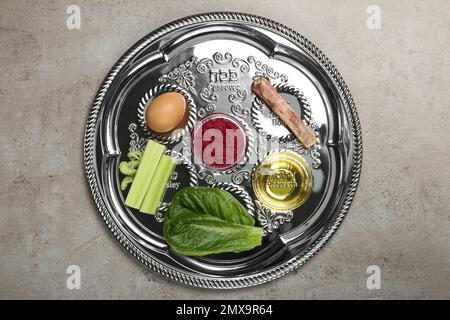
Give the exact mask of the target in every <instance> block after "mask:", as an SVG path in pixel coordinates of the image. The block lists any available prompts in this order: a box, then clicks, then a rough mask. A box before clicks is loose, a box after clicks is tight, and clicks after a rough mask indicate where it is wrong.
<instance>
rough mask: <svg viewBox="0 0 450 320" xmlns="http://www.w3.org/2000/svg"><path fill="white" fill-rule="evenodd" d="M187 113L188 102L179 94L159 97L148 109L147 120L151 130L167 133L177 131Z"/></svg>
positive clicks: (171, 93)
mask: <svg viewBox="0 0 450 320" xmlns="http://www.w3.org/2000/svg"><path fill="white" fill-rule="evenodd" d="M185 113H186V100H185V99H184V97H183V95H181V94H180V93H177V92H166V93H163V94H161V95H159V96H157V97H156V98H155V99H153V101H152V102H151V103H150V105H149V106H148V109H147V113H146V116H145V120H146V122H147V126H148V127H149V128H150V130H152V131H154V132H158V133H166V132H169V131H171V130H173V129H175V128H176V127H177V126H178V124H179V123H180V122H181V121H182V120H183V118H184V115H185Z"/></svg>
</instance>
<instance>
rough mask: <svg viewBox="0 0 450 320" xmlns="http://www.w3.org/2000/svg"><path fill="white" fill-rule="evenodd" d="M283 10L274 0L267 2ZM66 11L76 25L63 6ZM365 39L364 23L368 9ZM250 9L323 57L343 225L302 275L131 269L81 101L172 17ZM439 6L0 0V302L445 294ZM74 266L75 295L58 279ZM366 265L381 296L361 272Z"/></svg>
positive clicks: (447, 68)
mask: <svg viewBox="0 0 450 320" xmlns="http://www.w3.org/2000/svg"><path fill="white" fill-rule="evenodd" d="M280 3H283V4H280ZM71 4H76V5H79V6H80V7H81V18H82V25H81V30H68V29H67V28H66V24H65V19H66V8H67V6H68V5H71ZM370 4H376V5H379V6H380V7H381V10H382V28H381V30H369V29H368V28H367V27H366V19H367V17H368V14H367V13H366V9H367V7H368V5H370ZM215 10H234V11H242V12H247V13H254V14H258V15H262V16H266V17H269V18H272V19H275V20H278V21H280V22H282V23H284V24H286V25H288V26H290V27H291V28H293V29H295V30H297V31H298V32H300V33H302V34H303V35H305V36H306V37H307V38H309V39H310V40H312V41H313V42H314V43H315V44H316V45H318V46H319V47H320V48H321V49H322V50H323V51H324V52H325V53H326V54H327V55H328V56H329V57H330V58H331V60H332V61H333V62H334V63H335V65H336V66H337V67H338V69H339V70H340V72H341V73H342V74H343V76H344V78H345V79H346V81H347V83H348V85H349V86H350V89H351V91H352V93H353V96H354V98H355V100H356V102H357V105H358V109H359V114H360V117H361V122H362V126H363V131H364V147H365V148H364V166H363V173H362V177H361V184H360V187H359V190H358V193H357V196H356V199H355V201H354V203H353V206H352V208H351V210H350V212H349V214H348V216H347V218H346V219H345V221H344V223H343V225H342V226H341V228H340V229H339V231H338V232H337V234H336V235H335V236H334V237H333V238H332V240H331V241H330V242H329V243H328V245H327V246H326V247H325V248H324V249H323V250H321V251H320V252H319V254H317V255H316V256H315V257H314V258H313V259H312V260H311V261H310V262H308V263H307V264H306V265H305V266H304V267H302V268H301V269H299V270H297V271H296V272H293V273H291V274H289V275H288V276H286V277H284V278H282V279H280V280H278V281H275V282H272V283H270V284H267V285H263V286H259V287H256V288H251V289H244V290H238V291H227V292H223V291H222V292H219V291H210V290H202V289H193V288H188V287H184V286H181V285H178V284H177V283H174V282H173V281H169V280H167V279H165V278H163V277H162V276H159V275H158V274H156V273H155V272H151V271H148V270H145V269H144V268H143V267H142V266H141V265H140V264H138V263H137V262H135V260H134V259H133V258H131V257H130V256H129V255H128V254H127V253H126V251H125V250H124V249H123V248H122V247H121V246H120V245H118V243H117V242H116V241H115V240H114V239H113V237H112V236H111V235H110V233H109V232H108V231H107V228H106V227H105V225H104V223H103V221H102V220H101V219H100V218H99V215H98V214H97V211H96V209H95V208H94V206H93V204H92V201H91V198H90V194H89V191H88V188H87V185H86V181H85V178H84V173H83V163H82V138H83V129H84V125H85V120H86V117H87V113H88V108H89V106H90V103H91V101H92V99H93V97H94V95H95V93H96V90H97V88H98V87H99V85H100V83H101V81H102V79H103V77H104V76H105V75H106V73H107V72H108V70H109V68H110V67H111V66H112V65H113V64H114V63H115V62H116V60H117V59H118V58H119V56H120V55H121V54H122V53H123V52H125V51H126V50H127V49H128V48H129V47H130V46H131V45H132V44H134V43H135V42H136V41H137V40H139V39H140V38H141V37H143V36H144V35H145V34H147V33H148V32H150V31H152V30H153V29H154V28H156V27H159V26H161V25H163V24H165V23H167V22H169V21H171V20H174V19H177V18H179V17H182V16H185V15H189V14H194V13H199V12H205V11H215ZM449 12H450V2H449V1H446V0H442V1H438V0H429V1H422V0H414V1H412V0H402V1H379V0H371V1H365V0H364V1H363V0H354V1H331V0H330V1H317V0H311V1H264V0H258V1H243V0H238V1H234V0H228V1H166V0H163V1H159V0H158V1H119V0H116V1H108V2H106V1H105V2H104V1H78V0H73V1H27V2H25V1H13V0H8V1H6V0H2V1H1V2H0V70H1V74H0V101H1V102H0V103H1V108H0V116H1V128H0V137H1V139H0V163H1V167H0V212H1V216H0V298H69V299H71V298H137V299H141V298H160V299H171V298H195V299H198V298H200V299H201V298H213V299H222V298H230V299H244V298H280V299H283V298H308V299H310V298H368V299H376V298H450V242H449V240H450V212H449V208H450V197H449V190H450V168H449V166H448V164H449V161H450V145H449V142H448V139H449V137H450V129H449V126H448V124H449V120H450V119H449V114H450V112H449V101H450V90H449V87H450V62H449V50H450V45H449V42H450V32H449V30H450V13H449ZM71 264H76V265H79V266H80V267H81V272H82V283H81V286H82V287H81V290H72V291H70V290H68V289H66V286H65V281H66V276H67V275H66V274H65V270H66V268H67V266H68V265H71ZM372 264H376V265H379V266H380V267H381V272H382V288H381V290H368V289H367V288H366V279H367V274H366V268H367V266H369V265H372Z"/></svg>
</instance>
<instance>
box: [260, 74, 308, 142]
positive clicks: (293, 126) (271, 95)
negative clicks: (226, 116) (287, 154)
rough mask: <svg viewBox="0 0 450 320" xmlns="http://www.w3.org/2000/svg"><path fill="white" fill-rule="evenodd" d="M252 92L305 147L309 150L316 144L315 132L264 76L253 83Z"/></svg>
mask: <svg viewBox="0 0 450 320" xmlns="http://www.w3.org/2000/svg"><path fill="white" fill-rule="evenodd" d="M252 91H253V93H254V94H256V95H257V96H258V97H260V98H261V99H262V100H263V101H264V102H265V103H266V104H267V106H268V107H269V108H270V109H272V111H273V112H275V113H276V114H277V115H278V117H279V118H280V119H281V121H283V122H284V124H285V125H286V126H287V127H288V128H289V130H291V131H292V133H293V134H294V135H295V136H296V137H297V138H298V140H300V142H301V143H303V145H304V146H305V147H307V148H309V147H311V146H312V145H314V143H316V136H315V135H314V132H313V131H312V130H311V128H309V127H308V126H306V125H305V124H304V123H303V120H302V119H301V118H300V116H299V114H298V113H297V112H295V110H294V109H293V108H292V107H291V106H290V105H289V103H288V102H287V101H286V100H285V99H284V98H283V97H282V96H280V95H279V94H278V92H277V91H276V90H275V88H274V87H273V86H272V85H271V84H270V81H269V80H267V79H266V78H265V77H263V76H260V77H257V78H256V79H255V81H253V84H252Z"/></svg>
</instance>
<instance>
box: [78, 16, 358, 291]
mask: <svg viewBox="0 0 450 320" xmlns="http://www.w3.org/2000/svg"><path fill="white" fill-rule="evenodd" d="M213 21H231V22H242V23H246V24H251V25H255V26H258V27H261V28H264V29H266V30H270V31H272V32H274V33H275V34H278V35H280V36H282V37H284V38H286V39H288V40H290V41H292V42H293V43H295V44H296V45H298V46H299V47H300V48H301V49H303V50H305V52H306V53H308V54H309V55H310V56H311V57H312V58H314V59H315V61H316V62H318V63H319V64H320V65H321V66H322V68H323V69H324V70H325V71H326V73H327V74H328V75H329V76H330V78H331V79H332V81H333V82H334V84H335V86H336V88H337V89H338V90H339V93H340V95H341V98H342V99H343V102H344V108H345V109H346V111H347V112H348V113H349V115H350V117H349V120H350V125H351V131H352V142H353V159H352V160H353V161H352V166H351V175H350V179H349V184H348V187H347V190H346V194H345V196H344V198H343V201H342V203H341V205H340V209H339V210H338V213H337V215H336V217H335V219H334V220H333V222H332V223H331V224H330V225H329V227H328V228H327V229H326V230H325V231H324V232H323V233H322V235H321V236H320V237H319V238H318V239H317V240H316V241H315V242H314V243H313V244H312V245H310V246H309V247H308V248H307V249H306V250H305V251H303V252H302V253H300V254H298V255H296V256H295V257H293V258H291V259H290V260H288V261H286V262H284V263H282V264H280V265H278V266H275V267H272V268H271V269H268V270H265V271H261V272H256V273H253V274H249V275H242V276H234V277H213V276H207V275H202V276H199V275H195V274H192V273H188V272H183V271H180V270H178V269H176V268H173V267H171V266H169V265H167V264H164V263H161V262H160V261H157V260H155V259H154V258H152V257H151V256H149V255H148V254H147V253H145V252H143V251H142V250H141V249H140V248H138V247H137V246H136V245H135V244H134V243H133V242H132V241H130V239H128V238H127V237H126V235H125V234H124V233H123V232H122V230H121V229H120V228H119V227H118V226H117V225H116V223H115V222H114V220H113V219H112V217H111V213H110V212H109V211H108V209H107V207H106V205H105V203H104V201H103V198H102V195H101V192H100V189H99V186H98V181H97V173H96V167H95V157H96V155H95V139H96V124H97V119H98V116H99V113H100V107H101V105H102V102H103V99H104V97H105V95H106V93H107V91H108V89H109V87H110V86H111V84H112V82H113V80H114V79H115V77H116V76H117V75H118V73H119V72H120V71H121V69H122V68H123V67H124V65H125V64H126V63H127V62H128V61H129V60H130V59H132V58H133V57H134V56H136V55H137V54H138V53H139V51H140V50H141V49H142V48H144V47H145V46H146V45H147V44H149V43H150V42H152V41H154V40H156V39H158V38H160V37H162V36H163V35H165V34H167V33H169V32H171V31H173V30H174V29H177V28H181V27H185V26H189V25H193V24H197V23H201V22H213ZM362 157H363V149H362V131H361V125H360V121H359V117H358V114H357V110H356V107H355V103H354V101H353V98H352V96H351V94H350V91H349V89H348V87H347V85H346V83H345V81H344V79H343V78H342V76H341V75H340V73H339V72H338V71H337V69H336V68H335V66H334V65H333V64H332V63H331V62H330V60H329V59H328V58H327V57H326V56H325V55H324V54H323V53H322V51H321V50H320V49H319V48H317V47H316V46H315V45H314V44H313V43H311V42H310V41H309V40H308V39H306V38H305V37H304V36H302V35H300V34H299V33H297V32H296V31H294V30H292V29H290V28H288V27H286V26H284V25H282V24H280V23H278V22H275V21H273V20H270V19H267V18H263V17H260V16H256V15H250V14H245V13H237V12H213V13H204V14H198V15H193V16H189V17H185V18H182V19H179V20H176V21H174V22H171V23H169V24H166V25H165V26H162V27H160V28H159V29H157V30H155V31H153V32H151V33H150V34H148V35H147V36H145V37H144V38H143V39H141V40H140V41H139V42H137V43H136V44H135V45H134V46H133V47H132V48H131V49H129V50H128V51H127V52H126V53H125V54H124V55H123V56H122V57H121V58H120V60H119V61H118V62H117V63H116V64H115V65H114V67H113V68H112V69H111V71H110V72H109V73H108V75H107V77H106V78H105V80H104V81H103V83H102V85H101V87H100V89H99V90H98V92H97V94H96V97H95V99H94V102H93V104H92V106H91V109H90V112H89V116H88V119H87V122H86V129H85V132H84V167H85V173H86V178H87V181H88V184H89V187H90V189H91V192H92V195H93V199H94V202H95V204H96V205H97V207H98V210H99V212H100V214H101V216H102V218H103V220H104V221H105V223H106V224H107V226H108V228H109V229H110V231H111V232H112V233H113V234H114V235H115V237H116V238H117V239H118V241H119V242H120V243H121V244H122V245H123V246H124V247H125V248H126V249H127V251H128V252H130V253H131V254H132V255H133V256H134V257H135V258H137V259H138V260H139V261H140V262H142V263H143V264H144V265H146V266H147V267H150V268H152V269H153V270H155V271H157V272H159V273H160V274H162V275H164V276H166V277H168V278H170V279H174V280H176V281H179V282H181V283H184V284H188V285H192V286H196V287H203V288H212V289H235V288H244V287H250V286H255V285H259V284H262V283H266V282H268V281H271V280H274V279H278V278H280V277H281V276H283V275H285V274H287V273H289V272H290V271H292V270H294V269H296V268H298V267H300V266H301V265H303V264H304V263H305V262H307V261H308V260H309V259H310V258H311V257H312V256H313V255H314V254H316V253H317V252H318V251H319V250H320V249H321V248H322V247H323V246H324V245H325V243H326V242H327V241H328V240H329V239H330V237H331V236H332V235H333V234H334V232H335V231H336V230H337V228H338V227H339V225H340V224H341V222H342V220H343V219H344V217H345V215H346V214H347V212H348V210H349V208H350V205H351V203H352V201H353V198H354V196H355V192H356V190H357V188H358V184H359V178H360V174H361V168H362Z"/></svg>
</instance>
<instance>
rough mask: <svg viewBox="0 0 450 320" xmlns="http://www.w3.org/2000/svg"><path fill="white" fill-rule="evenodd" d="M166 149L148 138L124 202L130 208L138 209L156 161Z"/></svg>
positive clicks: (156, 163) (153, 171)
mask: <svg viewBox="0 0 450 320" xmlns="http://www.w3.org/2000/svg"><path fill="white" fill-rule="evenodd" d="M165 151H166V147H165V146H163V145H161V144H159V143H157V142H155V141H153V140H149V141H148V142H147V146H146V148H145V151H144V154H143V155H142V159H141V162H140V164H139V167H138V170H137V172H136V176H135V177H134V180H133V183H132V184H131V188H130V191H129V192H128V196H127V199H126V200H125V204H126V205H127V206H129V207H131V208H135V209H139V208H140V207H141V205H142V201H143V200H144V197H145V194H146V192H147V189H148V187H149V185H150V182H151V181H152V178H153V175H154V174H155V171H156V168H157V166H158V162H159V160H160V159H161V156H162V155H163V153H164V152H165Z"/></svg>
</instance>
